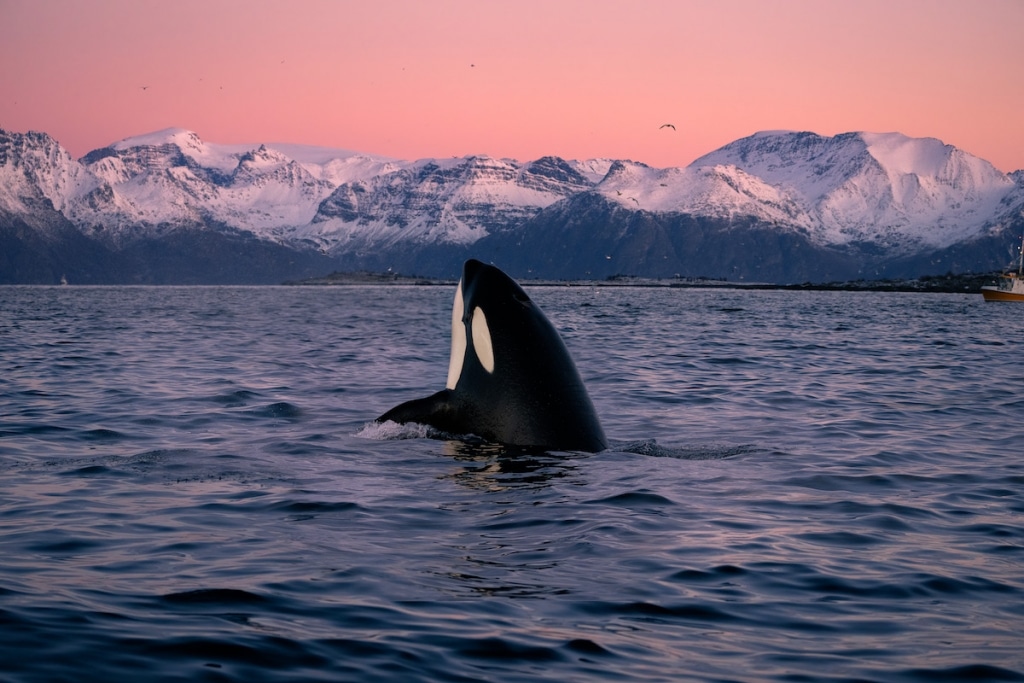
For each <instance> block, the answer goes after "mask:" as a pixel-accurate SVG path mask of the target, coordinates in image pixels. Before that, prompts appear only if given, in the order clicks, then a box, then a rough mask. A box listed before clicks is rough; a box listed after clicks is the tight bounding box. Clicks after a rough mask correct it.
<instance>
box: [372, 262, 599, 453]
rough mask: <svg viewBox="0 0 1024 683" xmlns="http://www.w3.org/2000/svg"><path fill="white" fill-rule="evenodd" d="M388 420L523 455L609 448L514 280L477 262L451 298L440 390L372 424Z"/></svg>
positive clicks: (565, 355) (547, 328) (567, 362)
mask: <svg viewBox="0 0 1024 683" xmlns="http://www.w3.org/2000/svg"><path fill="white" fill-rule="evenodd" d="M389 420H390V421H392V422H397V423H400V424H403V423H409V422H415V423H418V424H424V425H429V426H431V427H434V428H435V429H438V430H440V431H442V432H446V433H448V434H452V435H474V436H477V437H480V438H482V439H485V440H487V441H494V442H499V443H502V444H505V445H509V446H515V447H522V448H538V449H544V450H566V451H587V452H591V453H594V452H597V451H601V450H604V449H606V448H607V447H608V442H607V440H606V439H605V435H604V430H603V429H602V428H601V423H600V422H599V421H598V419H597V414H596V412H595V411H594V405H593V403H592V402H591V400H590V396H589V395H587V390H586V388H585V387H584V386H583V380H582V379H580V375H579V372H578V371H577V370H576V366H575V365H574V364H573V362H572V358H571V357H570V356H569V351H568V350H567V349H566V348H565V344H564V343H563V342H562V338H561V337H560V336H559V335H558V332H557V331H555V328H554V327H553V326H552V325H551V323H550V322H549V321H548V319H547V318H546V317H545V316H544V313H542V312H541V310H540V308H539V307H538V306H537V304H536V303H534V302H533V301H532V300H531V299H530V297H529V296H528V295H527V294H526V292H524V291H523V289H522V287H520V286H519V285H518V284H517V283H516V282H515V280H513V279H512V278H510V277H509V276H508V275H506V274H505V273H503V272H502V271H501V270H499V269H498V268H496V267H495V266H492V265H488V264H485V263H481V262H480V261H477V260H475V259H470V260H468V261H466V263H465V265H464V266H463V269H462V279H461V280H460V281H459V285H458V287H457V289H456V290H455V302H454V304H453V306H452V347H451V361H450V363H449V366H448V381H447V383H446V385H445V388H444V389H442V390H441V391H439V392H437V393H436V394H433V395H431V396H427V397H426V398H420V399H415V400H412V401H407V402H406V403H402V404H401V405H398V406H396V407H394V408H392V409H391V410H389V411H387V412H386V413H384V414H383V415H381V416H380V417H378V418H377V420H376V421H377V422H387V421H389Z"/></svg>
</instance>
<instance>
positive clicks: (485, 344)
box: [453, 306, 494, 373]
mask: <svg viewBox="0 0 1024 683" xmlns="http://www.w3.org/2000/svg"><path fill="white" fill-rule="evenodd" d="M470 326H471V327H472V331H473V350H474V351H476V357H477V358H478V359H480V365H482V366H484V370H486V371H487V372H489V373H493V372H494V347H493V346H491V331H490V330H489V329H487V318H485V317H484V312H483V311H482V310H480V307H479V306H477V307H476V308H474V309H473V322H472V323H471V325H470ZM463 344H465V342H463ZM453 349H454V347H453Z"/></svg>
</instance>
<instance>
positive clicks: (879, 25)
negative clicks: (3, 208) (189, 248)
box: [0, 0, 1024, 171]
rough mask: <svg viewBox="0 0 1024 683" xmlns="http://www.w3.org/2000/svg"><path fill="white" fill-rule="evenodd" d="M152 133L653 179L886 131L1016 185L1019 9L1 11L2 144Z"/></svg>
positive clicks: (747, 1) (757, 3)
mask: <svg viewBox="0 0 1024 683" xmlns="http://www.w3.org/2000/svg"><path fill="white" fill-rule="evenodd" d="M142 86H146V89H145V90H144V89H143V87H142ZM664 123H672V124H673V125H675V127H676V130H675V131H674V132H673V131H672V130H671V129H668V128H665V129H659V126H660V125H661V124H664ZM167 127H181V128H187V129H189V130H193V131H195V132H197V133H198V134H199V136H200V137H201V138H203V139H204V140H206V141H208V142H217V143H232V144H234V143H251V142H294V143H304V144H311V145H322V146H329V147H340V148H345V149H352V150H358V151H362V152H368V153H375V154H382V155H386V156H391V157H395V158H399V159H417V158H422V157H446V156H463V155H466V154H489V155H491V156H496V157H511V158H515V159H519V160H523V161H525V160H530V159H535V158H537V157H540V156H543V155H547V154H554V155H558V156H561V157H565V158H570V159H587V158H593V157H611V158H622V159H633V160H635V161H642V162H644V163H647V164H650V165H652V166H657V167H669V166H685V165H686V164H688V163H690V162H691V161H693V159H695V158H696V157H698V156H700V155H702V154H704V153H707V152H710V151H711V150H713V149H716V148H718V147H720V146H721V145H723V144H725V143H728V142H730V141H732V140H735V139H737V138H740V137H743V136H746V135H749V134H751V133H754V132H756V131H758V130H775V129H786V130H810V131H814V132H817V133H821V134H823V135H834V134H836V133H842V132H849V131H874V132H888V131H899V132H902V133H905V134H907V135H911V136H914V137H936V138H939V139H941V140H943V141H944V142H947V143H949V144H952V145H956V146H957V147H960V148H962V149H964V150H966V151H968V152H970V153H972V154H975V155H977V156H980V157H982V158H984V159H987V160H988V161H990V162H992V163H993V164H995V166H996V167H997V168H999V169H1001V170H1003V171H1012V170H1016V169H1024V2H1022V1H1021V0H977V1H973V2H969V1H967V0H856V1H851V2H840V1H839V0H729V1H728V2H724V1H723V2H719V1H715V0H649V1H644V0H636V1H635V2H628V3H627V2H622V0H514V1H508V2H502V1H498V0H373V1H372V2H371V1H369V0H359V1H357V2H347V1H342V0H288V1H287V2H285V1H284V0H281V1H279V2H277V1H275V2H270V1H265V0H174V2H157V1H155V0H154V1H148V0H146V1H140V0H95V1H93V2H85V1H81V0H0V128H4V129H6V130H11V131H18V132H24V131H28V130H39V131H45V132H47V133H49V134H50V135H52V136H54V137H55V138H56V139H57V140H58V141H59V142H61V143H62V144H63V145H64V146H65V147H66V148H67V149H68V150H69V151H70V152H71V153H72V154H73V155H75V156H81V155H83V154H85V153H86V152H88V151H90V150H92V149H96V148H98V147H103V146H105V145H107V144H109V143H111V142H114V141H116V140H119V139H121V138H125V137H129V136H132V135H137V134H141V133H147V132H151V131H155V130H159V129H162V128H167Z"/></svg>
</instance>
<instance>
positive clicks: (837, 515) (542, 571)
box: [0, 287, 1024, 682]
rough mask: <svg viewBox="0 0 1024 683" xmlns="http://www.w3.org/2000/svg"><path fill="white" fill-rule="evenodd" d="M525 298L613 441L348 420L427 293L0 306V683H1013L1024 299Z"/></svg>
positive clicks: (101, 297) (401, 385)
mask: <svg viewBox="0 0 1024 683" xmlns="http://www.w3.org/2000/svg"><path fill="white" fill-rule="evenodd" d="M533 294H534V296H535V298H536V299H537V300H538V301H539V302H540V303H541V305H542V306H543V308H544V309H545V310H546V311H547V313H548V315H549V317H550V318H552V320H553V321H554V322H555V324H556V326H557V327H558V328H559V329H560V330H561V331H562V333H563V335H564V337H565V339H566V342H567V345H568V346H569V348H570V350H571V351H572V353H573V354H574V356H575V357H576V360H577V364H578V365H579V367H580V371H581V373H582V374H583V376H584V380H585V381H586V382H587V385H588V387H589V389H590V392H591V395H592V398H593V399H594V402H595V404H596V406H597V409H598V413H599V414H600V415H601V417H602V420H603V422H604V425H605V429H606V431H607V432H608V435H609V437H610V438H611V439H613V440H614V441H615V442H616V447H615V448H613V449H612V450H609V451H607V452H604V453H598V454H593V455H590V454H549V455H545V454H534V455H524V454H509V453H502V452H501V451H500V450H499V449H493V448H490V449H488V448H484V447H481V446H476V447H474V446H470V445H466V444H459V443H451V442H444V441H436V440H431V439H417V438H395V437H410V436H413V434H411V433H410V432H409V431H405V432H399V433H395V432H394V431H388V430H383V429H380V428H373V427H370V428H366V427H365V425H366V423H367V421H368V420H370V419H372V418H373V417H374V416H375V415H377V414H379V413H380V412H382V411H383V410H385V409H387V408H390V407H391V406H392V405H394V404H396V403H398V402H400V401H403V400H406V399H408V398H412V397H417V396H422V395H425V394H427V393H431V392H433V391H434V390H436V389H439V388H441V386H442V385H443V384H444V381H445V376H446V373H447V362H448V361H447V358H448V328H449V315H450V313H449V306H450V300H451V295H452V292H451V291H450V290H449V289H440V288H325V289H313V288H95V289H91V288H75V287H64V288H31V287H28V288H23V287H0V482H2V484H0V486H2V488H0V635H2V638H0V681H5V682H6V681H19V682H20V681H81V680H106V681H128V680H132V681H136V680H144V681H167V680H180V681H300V680H330V681H378V680H382V681H384V680H387V681H390V680H394V681H535V680H547V681H559V682H565V681H583V680H609V681H611V680H614V681H623V680H629V681H853V680H872V681H961V680H964V681H966V680H992V681H1003V680H1011V681H1019V680H1024V355H1022V350H1024V341H1022V340H1024V307H1021V306H1014V305H1012V304H984V303H983V302H982V301H981V297H980V296H977V295H920V294H872V293H843V292H837V293H821V292H818V293H816V292H744V291H722V290H684V291H680V290H654V289H542V290H535V291H534V292H533Z"/></svg>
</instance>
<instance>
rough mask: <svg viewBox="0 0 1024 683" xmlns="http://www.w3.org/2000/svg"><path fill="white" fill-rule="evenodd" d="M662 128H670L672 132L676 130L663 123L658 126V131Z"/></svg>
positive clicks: (670, 125) (669, 124)
mask: <svg viewBox="0 0 1024 683" xmlns="http://www.w3.org/2000/svg"><path fill="white" fill-rule="evenodd" d="M662 128H671V129H672V130H675V129H676V127H675V126H673V125H672V124H671V123H663V124H661V125H660V126H658V130H661V129H662Z"/></svg>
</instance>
